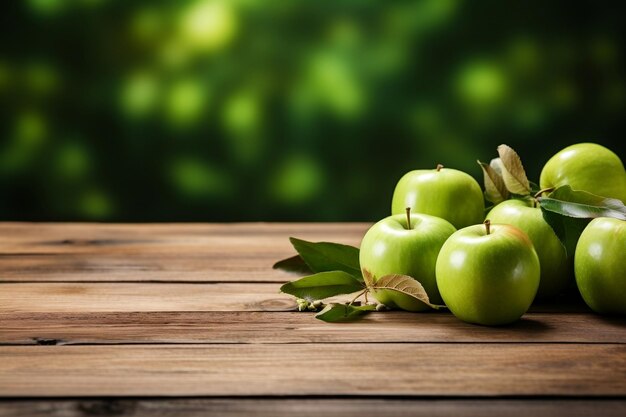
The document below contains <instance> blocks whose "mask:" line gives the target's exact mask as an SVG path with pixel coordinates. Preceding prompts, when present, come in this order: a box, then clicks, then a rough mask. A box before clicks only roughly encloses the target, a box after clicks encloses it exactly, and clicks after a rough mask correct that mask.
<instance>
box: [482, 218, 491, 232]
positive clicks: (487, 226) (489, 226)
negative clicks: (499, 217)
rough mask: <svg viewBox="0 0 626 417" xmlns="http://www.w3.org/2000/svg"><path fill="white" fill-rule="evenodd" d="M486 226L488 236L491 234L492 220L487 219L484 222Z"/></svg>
mask: <svg viewBox="0 0 626 417" xmlns="http://www.w3.org/2000/svg"><path fill="white" fill-rule="evenodd" d="M483 224H484V225H485V230H486V231H487V234H490V233H491V220H489V219H487V220H485V221H484V223H483Z"/></svg>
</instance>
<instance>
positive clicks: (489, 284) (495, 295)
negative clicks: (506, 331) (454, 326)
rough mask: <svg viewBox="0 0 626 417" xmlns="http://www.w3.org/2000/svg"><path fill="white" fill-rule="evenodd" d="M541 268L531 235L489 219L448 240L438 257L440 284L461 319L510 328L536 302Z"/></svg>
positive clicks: (452, 309) (444, 295) (438, 284)
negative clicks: (493, 222)
mask: <svg viewBox="0 0 626 417" xmlns="http://www.w3.org/2000/svg"><path fill="white" fill-rule="evenodd" d="M539 269H540V268H539V258H538V256H537V253H536V252H535V248H534V247H533V244H532V242H531V241H530V238H529V237H528V236H527V235H526V233H524V232H523V231H521V230H520V229H518V228H517V227H515V226H511V225H503V224H493V225H490V224H489V221H486V222H485V224H484V225H482V224H480V225H474V226H469V227H466V228H465V229H461V230H459V231H458V232H456V233H454V234H453V235H452V236H450V238H448V240H447V241H446V243H445V244H444V245H443V247H442V248H441V252H439V257H438V258H437V269H436V273H437V286H438V288H439V291H440V292H441V297H442V298H443V301H444V302H445V303H446V305H447V306H448V308H449V309H450V311H452V313H453V314H454V315H455V316H456V317H458V318H459V319H461V320H463V321H466V322H469V323H476V324H484V325H501V324H508V323H512V322H514V321H515V320H517V319H519V318H520V317H521V316H522V315H523V314H524V313H525V312H526V311H527V310H528V307H530V305H531V304H532V302H533V299H534V298H535V294H536V293H537V288H538V287H539Z"/></svg>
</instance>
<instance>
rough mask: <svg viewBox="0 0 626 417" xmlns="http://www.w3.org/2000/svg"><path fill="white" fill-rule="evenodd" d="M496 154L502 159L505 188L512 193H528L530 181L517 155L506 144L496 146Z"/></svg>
mask: <svg viewBox="0 0 626 417" xmlns="http://www.w3.org/2000/svg"><path fill="white" fill-rule="evenodd" d="M498 155H500V160H501V161H502V179H503V180H504V184H505V185H506V188H507V189H508V190H509V191H510V192H512V193H513V194H518V195H528V194H530V183H529V182H528V178H527V177H526V171H524V166H523V165H522V161H521V159H520V157H519V155H518V154H517V153H516V152H515V151H514V150H513V148H511V147H510V146H507V145H500V146H498Z"/></svg>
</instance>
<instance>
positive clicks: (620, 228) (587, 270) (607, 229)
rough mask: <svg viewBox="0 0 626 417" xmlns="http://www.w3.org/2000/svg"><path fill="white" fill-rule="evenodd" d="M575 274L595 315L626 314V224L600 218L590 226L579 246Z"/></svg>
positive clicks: (620, 221)
mask: <svg viewBox="0 0 626 417" xmlns="http://www.w3.org/2000/svg"><path fill="white" fill-rule="evenodd" d="M574 274H575V276H576V284H577V285H578V290H579V291H580V295H582V297H583V300H585V303H587V305H588V306H589V307H590V308H591V309H592V310H593V311H595V312H596V313H601V314H622V315H624V314H626V221H624V220H619V219H612V218H608V217H601V218H597V219H593V220H592V221H591V222H590V223H589V224H588V225H587V227H586V228H585V230H583V233H582V234H581V235H580V239H579V240H578V244H577V245H576V253H575V255H574Z"/></svg>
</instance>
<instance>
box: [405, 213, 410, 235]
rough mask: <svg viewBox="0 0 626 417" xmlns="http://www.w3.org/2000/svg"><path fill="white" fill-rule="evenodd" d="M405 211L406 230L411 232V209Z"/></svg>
mask: <svg viewBox="0 0 626 417" xmlns="http://www.w3.org/2000/svg"><path fill="white" fill-rule="evenodd" d="M405 210H406V228H407V230H411V207H407V208H406V209H405Z"/></svg>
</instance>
